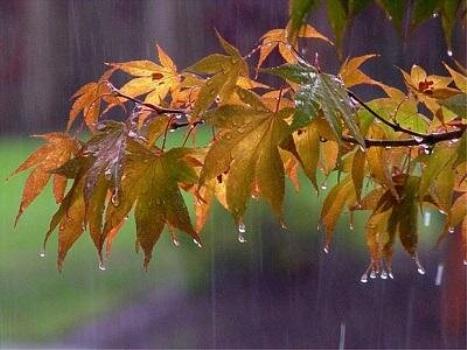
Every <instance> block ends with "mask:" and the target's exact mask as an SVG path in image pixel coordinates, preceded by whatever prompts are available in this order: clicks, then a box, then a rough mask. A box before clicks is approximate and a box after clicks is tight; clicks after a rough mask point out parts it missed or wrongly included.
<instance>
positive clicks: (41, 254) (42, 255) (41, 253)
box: [39, 250, 45, 258]
mask: <svg viewBox="0 0 467 350" xmlns="http://www.w3.org/2000/svg"><path fill="white" fill-rule="evenodd" d="M39 256H40V257H41V258H45V251H43V250H41V252H40V253H39Z"/></svg>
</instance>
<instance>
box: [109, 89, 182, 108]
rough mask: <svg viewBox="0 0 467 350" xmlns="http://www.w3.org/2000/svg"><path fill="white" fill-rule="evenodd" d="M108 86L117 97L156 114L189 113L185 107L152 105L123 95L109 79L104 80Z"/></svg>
mask: <svg viewBox="0 0 467 350" xmlns="http://www.w3.org/2000/svg"><path fill="white" fill-rule="evenodd" d="M106 83H107V85H108V87H109V88H110V90H111V91H112V92H113V93H114V94H115V95H116V96H118V97H123V98H125V99H127V100H130V101H132V102H134V103H136V104H138V105H141V106H144V107H147V108H149V109H151V110H153V111H154V112H156V113H157V114H164V113H173V114H188V113H189V110H187V109H179V108H166V107H162V106H157V105H154V104H152V103H147V102H144V101H141V100H139V99H137V98H134V97H131V96H128V95H125V94H123V93H121V92H120V90H118V89H117V88H116V87H115V86H114V85H113V84H112V83H111V82H110V81H106Z"/></svg>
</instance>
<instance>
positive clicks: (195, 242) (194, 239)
mask: <svg viewBox="0 0 467 350" xmlns="http://www.w3.org/2000/svg"><path fill="white" fill-rule="evenodd" d="M193 243H194V244H195V245H196V246H197V247H198V248H203V245H202V244H201V242H200V241H198V240H197V239H196V238H193Z"/></svg>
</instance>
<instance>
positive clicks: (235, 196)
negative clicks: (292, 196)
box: [200, 105, 292, 224]
mask: <svg viewBox="0 0 467 350" xmlns="http://www.w3.org/2000/svg"><path fill="white" fill-rule="evenodd" d="M291 112H292V111H291V110H290V109H287V108H286V109H283V110H280V111H279V112H277V113H274V112H271V111H269V110H268V109H267V108H266V107H263V108H262V109H258V108H252V107H248V106H239V105H224V106H221V107H218V108H217V109H214V110H212V111H209V112H207V113H205V115H204V119H205V120H206V121H207V122H208V123H209V124H210V125H212V126H215V127H216V128H218V129H219V134H218V136H217V139H216V140H215V141H214V142H213V144H212V145H211V147H210V149H209V151H208V154H207V155H206V159H205V162H204V166H203V168H202V170H201V175H200V185H203V184H204V183H205V182H206V181H208V180H209V179H212V178H215V177H216V176H218V175H220V174H222V173H224V172H228V178H227V180H226V202H227V206H228V208H229V210H230V212H231V213H232V215H233V216H234V218H235V220H236V222H237V224H240V223H241V222H242V219H243V215H244V212H245V209H246V204H247V201H248V198H249V197H250V194H251V192H252V186H253V184H254V183H256V184H257V186H258V188H259V192H260V194H261V196H263V197H264V198H265V199H267V201H268V202H269V203H270V204H271V206H272V208H273V211H274V212H275V214H276V215H277V217H278V218H279V220H280V221H282V220H283V210H282V202H283V198H284V165H283V163H282V160H281V157H280V154H279V149H278V147H279V145H280V144H281V142H282V141H283V140H284V138H286V137H287V136H288V135H290V133H291V130H290V128H289V126H288V125H287V123H286V122H285V121H284V119H285V118H287V117H289V116H290V114H291Z"/></svg>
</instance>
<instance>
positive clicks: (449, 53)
mask: <svg viewBox="0 0 467 350" xmlns="http://www.w3.org/2000/svg"><path fill="white" fill-rule="evenodd" d="M446 54H447V55H448V56H449V57H452V55H453V52H452V50H451V49H449V50H447V51H446Z"/></svg>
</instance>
